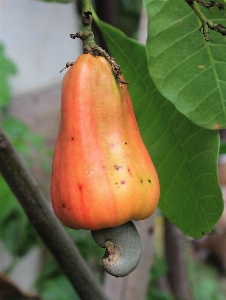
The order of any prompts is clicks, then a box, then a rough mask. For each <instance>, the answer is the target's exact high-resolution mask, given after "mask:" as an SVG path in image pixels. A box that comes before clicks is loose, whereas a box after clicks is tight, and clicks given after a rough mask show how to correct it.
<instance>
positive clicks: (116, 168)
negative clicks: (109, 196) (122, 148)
mask: <svg viewBox="0 0 226 300" xmlns="http://www.w3.org/2000/svg"><path fill="white" fill-rule="evenodd" d="M114 168H115V170H117V171H118V170H120V169H122V166H118V165H114Z"/></svg>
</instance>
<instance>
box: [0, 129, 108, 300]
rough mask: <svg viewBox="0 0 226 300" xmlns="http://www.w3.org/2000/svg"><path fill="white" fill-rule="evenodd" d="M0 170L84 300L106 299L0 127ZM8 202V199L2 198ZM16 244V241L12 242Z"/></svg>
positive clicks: (31, 221)
mask: <svg viewBox="0 0 226 300" xmlns="http://www.w3.org/2000/svg"><path fill="white" fill-rule="evenodd" d="M0 172H1V173H2V175H3V177H4V179H5V181H6V182H7V184H8V185H9V187H10V188H11V190H12V192H13V193H14V195H15V196H16V197H17V199H18V201H19V202H20V204H21V206H22V207H23V209H24V211H25V213H26V215H27V217H28V219H29V221H30V223H31V224H32V225H33V227H34V228H35V230H36V231H37V233H38V235H39V236H40V237H41V239H42V240H43V242H44V244H45V245H46V246H47V247H48V249H49V250H50V251H51V252H52V254H53V256H54V257H55V259H56V261H57V262H58V264H59V265H60V267H61V269H62V270H63V272H64V273H65V275H66V276H67V277H68V279H69V281H70V282H71V284H72V286H73V287H74V288H75V290H76V291H77V293H78V295H79V296H80V297H81V299H83V300H99V299H100V300H107V296H105V294H104V292H103V291H102V288H101V287H100V285H99V282H98V281H97V280H96V279H95V278H94V276H93V274H92V272H91V271H90V269H89V268H88V266H87V265H86V263H85V261H84V260H83V258H82V257H81V255H80V253H79V252H78V249H77V248H76V246H75V245H74V243H73V241H72V240H71V239H70V237H69V236H68V235H67V233H66V231H65V230H64V228H63V226H62V225H61V224H60V222H59V221H58V220H57V218H56V217H55V215H54V213H53V211H52V210H51V208H50V206H49V205H48V201H47V200H46V199H45V197H44V195H43V194H42V192H41V190H40V188H39V186H38V185H37V183H36V182H35V180H34V178H33V177H32V175H31V174H30V173H29V171H28V170H27V169H26V168H25V167H24V166H23V164H22V162H21V160H20V158H19V157H18V155H17V153H16V151H15V149H14V148H13V146H12V144H11V143H10V141H9V140H8V138H7V137H6V135H5V133H4V132H3V130H2V129H1V128H0ZM1 201H7V199H1ZM15 243H16V241H15Z"/></svg>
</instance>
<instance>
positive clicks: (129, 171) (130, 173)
mask: <svg viewBox="0 0 226 300" xmlns="http://www.w3.org/2000/svg"><path fill="white" fill-rule="evenodd" d="M127 170H128V173H129V175H130V176H132V177H133V174H132V172H131V170H130V168H128V169H127Z"/></svg>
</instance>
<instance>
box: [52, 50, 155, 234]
mask: <svg viewBox="0 0 226 300" xmlns="http://www.w3.org/2000/svg"><path fill="white" fill-rule="evenodd" d="M121 79H122V80H124V79H123V77H121ZM124 86H125V85H123V88H122V87H121V86H120V85H119V84H118V83H117V82H116V80H115V77H114V75H113V72H112V67H111V65H110V64H109V62H108V61H107V60H106V59H105V58H104V57H101V56H97V57H95V56H92V55H91V54H82V55H81V56H80V57H79V58H78V59H77V60H76V62H75V63H74V64H73V66H72V67H71V68H70V69H69V70H68V71H67V73H66V75H65V76H64V79H63V83H62V96H61V121H60V128H59V132H58V136H57V141H56V145H55V151H54V158H53V164H52V177H51V200H52V206H53V210H54V212H55V214H56V215H57V217H58V218H59V219H60V220H61V222H62V223H63V224H65V225H66V226H67V227H70V228H73V229H79V228H83V229H90V230H99V229H101V228H108V227H115V226H118V225H121V224H123V223H125V222H127V221H130V220H141V219H145V218H147V217H149V216H150V215H151V214H152V213H153V212H154V211H155V209H156V207H157V204H158V200H159V195H160V187H159V180H158V176H157V173H156V170H155V167H154V165H153V163H152V160H151V158H150V156H149V154H148V151H147V149H146V147H145V145H144V143H143V141H142V138H141V135H140V132H139V129H138V126H137V122H136V119H135V115H134V111H133V107H132V102H131V99H130V96H129V93H128V90H127V87H126V86H125V88H124Z"/></svg>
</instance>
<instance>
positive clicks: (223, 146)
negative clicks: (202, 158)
mask: <svg viewBox="0 0 226 300" xmlns="http://www.w3.org/2000/svg"><path fill="white" fill-rule="evenodd" d="M219 154H226V142H225V141H221V143H220V151H219Z"/></svg>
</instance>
